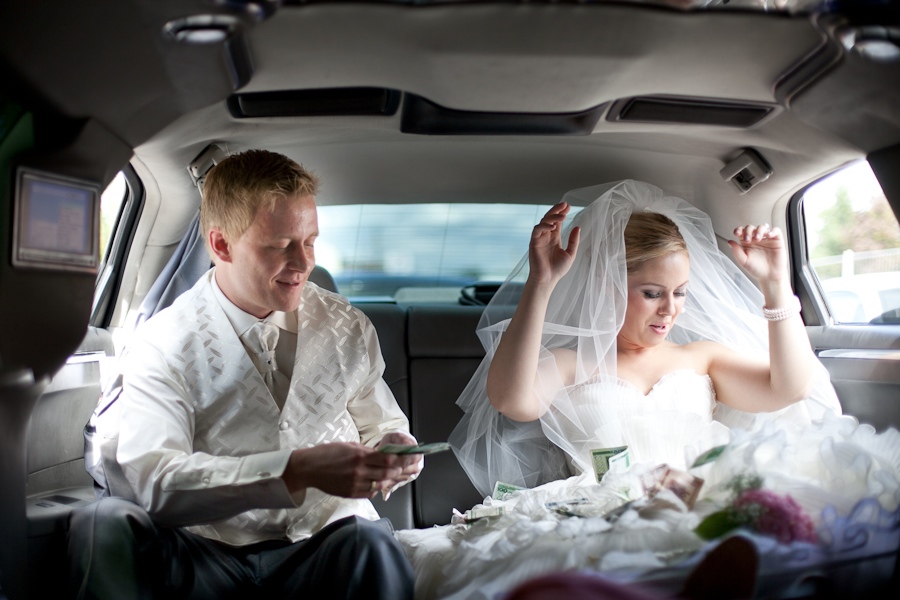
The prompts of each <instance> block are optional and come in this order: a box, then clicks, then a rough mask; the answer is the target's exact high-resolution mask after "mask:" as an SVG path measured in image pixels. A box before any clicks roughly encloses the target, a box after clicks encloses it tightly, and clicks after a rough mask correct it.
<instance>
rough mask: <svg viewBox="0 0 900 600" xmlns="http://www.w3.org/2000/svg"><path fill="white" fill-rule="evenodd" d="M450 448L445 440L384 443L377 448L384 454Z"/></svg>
mask: <svg viewBox="0 0 900 600" xmlns="http://www.w3.org/2000/svg"><path fill="white" fill-rule="evenodd" d="M449 449H450V444H448V443H447V442H434V443H431V444H410V445H406V444H385V445H384V446H382V447H380V448H379V449H378V451H379V452H384V453H385V454H434V453H435V452H444V451H445V450H449Z"/></svg>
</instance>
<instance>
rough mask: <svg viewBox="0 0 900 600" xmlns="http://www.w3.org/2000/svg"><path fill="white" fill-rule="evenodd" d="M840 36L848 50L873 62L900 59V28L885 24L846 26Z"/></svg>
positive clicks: (839, 33)
mask: <svg viewBox="0 0 900 600" xmlns="http://www.w3.org/2000/svg"><path fill="white" fill-rule="evenodd" d="M838 38H839V39H840V40H841V43H842V44H843V45H844V48H845V49H846V50H847V51H848V52H853V53H854V54H857V55H859V56H861V57H863V58H866V59H868V60H871V61H873V62H880V63H885V62H895V61H897V60H900V28H897V27H887V26H883V25H861V26H857V27H846V28H844V29H843V30H841V31H840V32H838Z"/></svg>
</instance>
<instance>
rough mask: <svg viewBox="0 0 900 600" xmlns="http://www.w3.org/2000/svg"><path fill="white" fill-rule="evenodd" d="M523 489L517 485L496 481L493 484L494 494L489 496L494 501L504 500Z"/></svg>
mask: <svg viewBox="0 0 900 600" xmlns="http://www.w3.org/2000/svg"><path fill="white" fill-rule="evenodd" d="M524 489H525V488H523V487H519V486H518V485H513V484H511V483H503V482H502V481H498V482H497V483H495V484H494V492H493V493H492V494H491V498H493V499H494V500H506V499H507V498H509V497H510V496H511V495H512V494H513V493H514V492H518V491H521V490H524Z"/></svg>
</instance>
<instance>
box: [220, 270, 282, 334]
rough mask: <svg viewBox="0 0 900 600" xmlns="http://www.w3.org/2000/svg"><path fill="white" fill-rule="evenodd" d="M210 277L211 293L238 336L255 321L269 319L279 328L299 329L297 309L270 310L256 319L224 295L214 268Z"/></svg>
mask: <svg viewBox="0 0 900 600" xmlns="http://www.w3.org/2000/svg"><path fill="white" fill-rule="evenodd" d="M210 278H211V280H212V290H213V295H214V296H215V297H216V300H217V301H218V302H219V305H220V306H221V307H222V310H223V311H225V316H226V317H228V322H229V323H231V327H232V328H233V329H234V331H235V333H237V334H238V337H241V336H243V335H244V334H245V333H246V332H247V330H248V329H250V327H252V326H253V324H254V323H256V322H257V321H269V322H270V323H272V324H274V325H276V326H278V327H279V328H280V329H284V330H285V331H290V332H291V333H294V334H296V333H297V330H298V329H299V328H298V326H297V311H294V312H290V313H285V312H281V311H272V312H271V313H269V315H268V316H267V317H265V318H264V319H257V318H256V317H254V316H253V315H251V314H250V313H248V312H245V311H243V310H241V309H240V308H238V307H237V306H235V304H234V303H233V302H232V301H231V300H229V299H228V298H227V297H226V296H225V293H224V292H222V288H220V287H219V283H218V282H217V281H216V271H215V269H213V270H212V274H211V276H210Z"/></svg>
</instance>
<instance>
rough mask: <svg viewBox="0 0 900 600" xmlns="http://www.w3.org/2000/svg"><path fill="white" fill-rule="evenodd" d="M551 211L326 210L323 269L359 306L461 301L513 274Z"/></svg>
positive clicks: (319, 254) (319, 247) (518, 207)
mask: <svg viewBox="0 0 900 600" xmlns="http://www.w3.org/2000/svg"><path fill="white" fill-rule="evenodd" d="M549 207H550V205H542V206H536V205H533V204H477V205H476V204H403V205H386V204H367V205H347V206H320V207H319V208H318V211H319V230H320V231H321V235H320V237H319V239H318V240H317V241H316V263H317V264H319V265H321V266H322V267H325V268H326V269H328V271H329V272H331V274H332V276H333V277H334V279H335V283H336V284H337V286H338V291H339V292H340V293H341V294H343V295H345V296H347V297H349V298H350V299H352V300H356V301H365V300H386V299H392V300H396V301H398V302H435V301H437V302H440V301H456V300H458V299H459V296H460V290H461V289H462V288H464V287H466V286H470V285H473V284H475V283H478V282H502V281H503V280H504V279H505V278H506V277H507V275H509V273H510V271H512V269H513V267H515V265H516V264H517V263H518V262H519V260H520V259H521V258H522V257H523V256H524V255H525V252H526V250H527V249H528V240H529V238H530V236H531V230H532V228H533V227H534V225H535V223H537V222H538V221H539V220H540V218H541V216H542V215H543V214H544V213H545V212H546V211H547V209H548V208H549ZM575 212H576V211H575V210H574V209H573V211H572V214H574V213H575Z"/></svg>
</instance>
